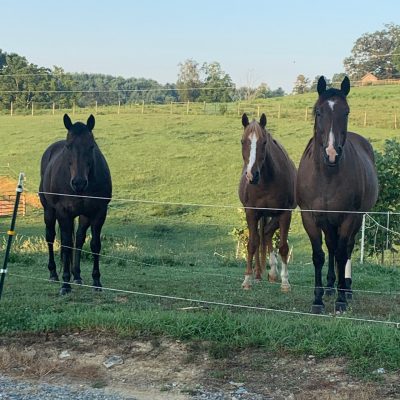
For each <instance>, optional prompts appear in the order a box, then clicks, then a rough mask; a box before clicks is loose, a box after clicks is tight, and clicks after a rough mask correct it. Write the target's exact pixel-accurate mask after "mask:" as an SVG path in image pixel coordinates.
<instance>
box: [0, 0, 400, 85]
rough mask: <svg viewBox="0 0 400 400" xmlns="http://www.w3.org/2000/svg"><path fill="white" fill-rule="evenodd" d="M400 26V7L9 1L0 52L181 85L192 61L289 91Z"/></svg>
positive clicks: (339, 1) (0, 24) (340, 0)
mask: <svg viewBox="0 0 400 400" xmlns="http://www.w3.org/2000/svg"><path fill="white" fill-rule="evenodd" d="M391 22H393V23H395V24H400V1H399V0H382V1H377V0H374V1H371V0H346V1H344V0H334V1H323V2H319V1H304V0H302V1H301V0H298V1H297V0H292V1H289V0H273V1H270V0H264V1H263V0H253V1H239V0H230V1H228V0H226V1H225V0H197V1H190V0H185V1H184V0H141V1H135V0H131V1H128V0H126V1H122V0H114V1H109V0H108V1H104V0H96V1H94V0H81V1H76V0H69V1H59V2H57V1H55V0H52V1H48V0H45V1H36V2H33V1H26V0H20V1H15V2H11V1H7V2H2V3H1V6H0V38H1V39H0V48H1V49H2V50H3V51H6V52H8V53H10V52H16V53H18V54H20V55H23V56H25V57H26V58H27V59H28V61H30V62H33V63H35V64H38V65H39V66H45V67H52V66H53V65H57V66H60V67H63V68H64V70H65V71H68V72H97V73H104V74H111V75H120V76H123V77H136V78H139V77H144V78H152V79H155V80H157V81H159V82H160V83H166V82H176V79H177V75H178V71H179V67H178V64H179V63H180V62H183V61H185V60H186V59H188V58H192V59H194V60H196V61H198V62H199V63H200V64H202V63H203V62H213V61H218V62H219V63H220V64H221V66H222V69H223V70H224V71H225V72H227V73H228V74H229V75H230V76H231V77H232V79H233V81H234V82H235V83H236V85H238V86H241V85H251V86H257V85H259V84H260V83H261V82H265V83H267V84H268V85H269V86H270V87H271V88H272V89H276V88H277V87H279V86H281V87H283V89H284V90H285V91H287V92H291V90H292V88H293V83H294V81H295V80H296V77H297V76H298V75H299V74H304V75H305V76H306V77H309V78H310V79H313V78H314V77H315V76H316V75H325V76H327V77H328V78H330V77H332V75H333V74H334V73H336V72H343V71H344V69H343V59H344V58H345V57H347V56H349V55H350V53H351V49H352V47H353V45H354V42H355V41H356V39H357V38H359V37H360V36H361V35H362V34H363V33H366V32H369V33H370V32H375V31H377V30H382V29H384V24H386V23H391Z"/></svg>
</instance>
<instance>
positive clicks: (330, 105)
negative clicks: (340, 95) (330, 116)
mask: <svg viewBox="0 0 400 400" xmlns="http://www.w3.org/2000/svg"><path fill="white" fill-rule="evenodd" d="M335 103H336V101H335V100H328V104H329V107H330V108H331V110H332V111H333V107H334V106H335Z"/></svg>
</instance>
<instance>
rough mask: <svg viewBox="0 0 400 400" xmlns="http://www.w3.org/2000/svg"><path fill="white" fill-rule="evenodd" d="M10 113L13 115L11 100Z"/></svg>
mask: <svg viewBox="0 0 400 400" xmlns="http://www.w3.org/2000/svg"><path fill="white" fill-rule="evenodd" d="M10 115H11V116H12V115H13V102H11V104H10Z"/></svg>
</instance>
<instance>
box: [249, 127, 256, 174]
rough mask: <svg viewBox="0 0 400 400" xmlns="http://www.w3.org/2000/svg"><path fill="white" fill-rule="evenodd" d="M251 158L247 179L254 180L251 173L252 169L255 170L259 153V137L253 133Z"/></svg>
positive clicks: (251, 136)
mask: <svg viewBox="0 0 400 400" xmlns="http://www.w3.org/2000/svg"><path fill="white" fill-rule="evenodd" d="M250 143H251V144H250V157H249V163H248V164H247V178H248V179H249V180H252V178H253V175H252V173H251V169H252V168H253V165H254V163H255V162H256V153H257V136H256V134H255V133H254V132H253V133H252V134H251V135H250Z"/></svg>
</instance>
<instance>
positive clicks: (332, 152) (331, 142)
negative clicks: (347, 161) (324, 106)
mask: <svg viewBox="0 0 400 400" xmlns="http://www.w3.org/2000/svg"><path fill="white" fill-rule="evenodd" d="M332 103H334V102H333V101H332ZM329 105H330V104H329ZM331 107H332V110H333V105H332V106H331ZM325 151H326V154H327V155H328V158H329V162H331V163H334V162H335V160H336V156H337V155H338V154H337V152H336V149H335V135H334V134H333V122H332V125H331V129H330V131H329V138H328V147H327V148H326V149H325Z"/></svg>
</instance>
